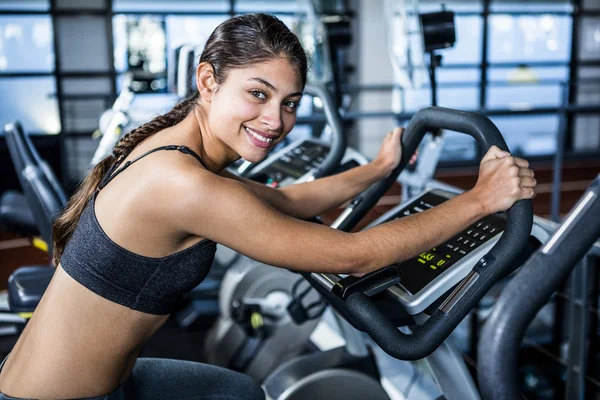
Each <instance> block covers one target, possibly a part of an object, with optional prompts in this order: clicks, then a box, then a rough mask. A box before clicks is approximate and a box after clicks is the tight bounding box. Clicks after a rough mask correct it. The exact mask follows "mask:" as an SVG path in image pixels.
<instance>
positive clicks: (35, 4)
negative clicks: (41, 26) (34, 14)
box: [0, 0, 50, 11]
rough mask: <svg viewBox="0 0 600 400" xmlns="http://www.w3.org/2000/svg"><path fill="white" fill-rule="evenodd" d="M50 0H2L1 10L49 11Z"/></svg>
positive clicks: (0, 3)
mask: <svg viewBox="0 0 600 400" xmlns="http://www.w3.org/2000/svg"><path fill="white" fill-rule="evenodd" d="M49 9H50V1H49V0H19V1H14V0H0V10H5V11H8V10H10V11H48V10H49Z"/></svg>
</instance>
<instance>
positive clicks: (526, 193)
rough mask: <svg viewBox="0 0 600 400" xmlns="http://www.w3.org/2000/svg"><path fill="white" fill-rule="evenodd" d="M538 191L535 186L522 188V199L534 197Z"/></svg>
mask: <svg viewBox="0 0 600 400" xmlns="http://www.w3.org/2000/svg"><path fill="white" fill-rule="evenodd" d="M535 195H536V193H535V190H534V189H533V188H523V189H522V190H521V196H520V197H521V199H533V198H534V197H535Z"/></svg>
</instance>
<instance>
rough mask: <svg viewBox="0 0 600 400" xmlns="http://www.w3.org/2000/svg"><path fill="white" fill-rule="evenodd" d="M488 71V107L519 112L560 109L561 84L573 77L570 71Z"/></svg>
mask: <svg viewBox="0 0 600 400" xmlns="http://www.w3.org/2000/svg"><path fill="white" fill-rule="evenodd" d="M488 71H489V76H488V78H489V81H490V83H489V85H488V89H487V96H486V97H487V99H486V104H487V107H488V108H509V109H515V110H522V109H531V108H534V107H558V106H560V105H561V103H562V101H563V96H562V89H561V87H562V86H561V83H562V82H564V81H566V80H568V76H569V69H568V68H567V67H550V68H547V67H543V68H542V67H527V66H521V67H516V68H497V67H491V68H489V70H488Z"/></svg>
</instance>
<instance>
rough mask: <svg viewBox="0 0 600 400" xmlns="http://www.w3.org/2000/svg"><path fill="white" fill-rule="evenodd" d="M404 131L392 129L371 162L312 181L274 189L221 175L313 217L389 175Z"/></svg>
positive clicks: (286, 209)
mask: <svg viewBox="0 0 600 400" xmlns="http://www.w3.org/2000/svg"><path fill="white" fill-rule="evenodd" d="M402 132H403V129H402V128H396V129H395V130H394V131H393V132H390V133H388V135H387V136H386V137H385V139H384V141H383V144H382V146H381V150H380V152H379V154H378V156H377V158H375V160H373V161H372V162H370V163H369V164H366V165H362V166H359V167H356V168H352V169H351V170H348V171H345V172H342V173H340V174H337V175H333V176H328V177H326V178H321V179H316V180H314V181H312V182H304V183H299V184H297V185H291V186H287V187H284V188H281V189H274V188H271V187H268V186H265V185H262V184H260V183H257V182H252V181H250V180H249V179H244V178H239V177H236V176H234V175H233V174H231V173H229V172H227V171H225V172H223V173H221V175H222V176H224V177H227V178H232V179H235V180H238V181H240V182H242V183H244V184H245V185H246V186H248V187H249V188H250V190H252V191H253V192H254V193H255V194H256V195H257V196H259V197H262V198H263V199H264V200H265V201H266V202H267V203H269V205H271V206H272V207H273V208H275V209H276V210H278V211H280V212H282V213H284V214H286V215H289V216H291V217H294V218H300V219H309V218H312V217H316V216H318V215H321V214H323V213H325V212H327V211H329V210H331V209H333V208H335V207H338V206H340V205H342V204H344V202H346V201H348V200H350V199H352V198H353V197H354V196H356V195H358V194H359V193H361V192H363V191H365V190H366V189H368V188H369V186H371V185H372V184H374V183H375V182H377V181H379V180H381V179H383V178H384V177H385V176H386V175H388V174H389V173H390V172H391V171H392V170H393V169H394V168H395V167H396V166H397V165H398V163H399V162H400V157H401V147H400V138H401V135H402Z"/></svg>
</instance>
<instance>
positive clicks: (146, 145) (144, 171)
mask: <svg viewBox="0 0 600 400" xmlns="http://www.w3.org/2000/svg"><path fill="white" fill-rule="evenodd" d="M306 70H307V65H306V56H305V54H304V52H303V50H302V47H301V45H300V43H299V41H298V39H297V38H296V36H295V35H293V34H292V33H291V32H290V31H289V30H288V29H287V28H286V27H285V25H284V24H283V23H282V22H281V21H279V20H278V19H276V18H275V17H272V16H268V15H264V14H256V15H244V16H239V17H235V18H232V19H230V20H228V21H226V22H224V23H223V24H221V25H220V26H219V27H218V28H217V29H216V30H215V31H214V32H213V34H212V35H211V37H210V38H209V39H208V42H207V44H206V47H205V50H204V52H203V54H202V56H201V58H200V63H199V65H198V67H197V69H196V78H197V79H196V80H197V88H198V92H197V93H196V94H195V95H194V96H193V97H192V98H190V99H187V100H185V101H183V102H182V103H180V104H178V105H177V106H176V107H175V108H174V109H173V110H171V111H170V112H169V113H167V114H165V115H162V116H159V117H157V118H155V119H154V120H152V121H151V122H149V123H147V124H145V125H143V126H141V127H140V128H137V129H135V130H133V131H132V132H131V133H129V134H128V135H127V136H125V137H124V138H123V139H122V140H121V141H120V142H119V143H118V144H117V146H116V147H115V149H114V154H113V156H111V157H107V158H106V159H104V160H103V161H102V162H101V163H100V164H98V165H97V166H96V167H95V168H94V169H93V170H92V171H91V172H90V174H89V175H88V176H87V177H86V179H85V180H84V182H83V183H82V185H81V187H80V188H79V190H78V191H77V193H76V194H75V195H74V196H73V197H72V198H71V200H70V201H69V204H68V206H67V209H66V210H65V212H64V213H63V215H62V216H61V217H60V218H58V220H57V221H56V223H55V225H54V232H53V233H54V240H55V243H54V262H55V265H56V266H57V270H56V273H55V274H54V278H53V279H52V282H51V283H50V286H49V287H48V289H47V291H46V293H45V295H44V297H43V299H42V301H41V302H40V304H39V306H38V308H37V310H36V312H35V314H34V315H33V317H32V319H31V321H30V322H29V324H28V325H27V327H26V329H25V330H24V332H23V334H22V335H21V337H20V339H19V341H18V342H17V344H16V345H15V347H14V350H13V352H12V353H11V354H10V356H9V357H7V359H6V360H5V363H4V365H3V368H2V371H1V373H0V391H1V392H2V393H4V394H5V397H3V398H7V396H13V397H17V398H82V397H83V398H102V399H118V398H129V397H131V398H141V399H148V398H169V399H177V398H186V399H191V398H197V399H212V398H218V399H242V398H248V399H260V398H263V396H264V394H263V393H262V391H261V390H260V388H259V387H258V386H257V385H255V384H254V383H252V382H251V381H250V379H249V378H247V377H245V376H244V375H241V374H238V373H235V372H231V371H227V370H224V369H220V368H216V367H212V366H207V365H203V364H199V363H191V362H185V361H174V360H158V359H139V360H138V359H137V357H138V355H139V352H140V350H141V348H142V346H143V345H144V343H145V342H146V341H147V340H148V338H150V336H152V334H153V333H154V332H156V330H157V329H158V328H159V327H160V326H161V325H162V324H163V323H164V322H165V320H166V319H167V318H168V315H169V313H170V312H171V311H172V309H173V306H174V304H175V303H176V301H177V299H178V298H180V296H181V295H182V293H184V292H185V291H187V290H190V289H192V288H193V287H195V286H196V285H197V284H198V283H199V282H201V281H202V279H203V278H204V276H205V275H206V273H207V271H208V268H209V267H210V265H211V262H212V259H213V256H214V251H215V242H219V243H222V244H224V245H225V246H227V247H230V248H232V249H234V250H236V251H238V252H240V253H242V254H245V255H248V256H249V257H252V258H254V259H256V260H259V261H261V262H264V263H267V264H272V265H279V266H285V267H289V268H293V269H295V270H304V271H319V272H334V273H347V274H348V273H349V274H364V273H367V272H369V271H373V270H375V269H378V268H381V267H384V266H386V265H389V264H392V263H394V262H397V261H400V260H405V259H408V258H410V257H413V256H415V255H416V254H418V253H420V252H422V251H424V250H426V249H429V248H431V247H433V246H435V245H436V244H439V243H440V242H442V241H444V240H447V239H449V238H450V237H452V236H453V235H455V234H456V233H457V232H459V231H460V230H461V229H463V228H464V227H466V226H467V225H469V224H471V223H472V222H474V221H476V220H477V219H479V218H481V217H483V216H484V215H486V214H490V213H493V212H496V211H501V210H506V209H508V208H509V207H510V206H511V205H512V204H513V203H514V202H515V201H517V200H519V199H523V198H531V197H532V196H533V195H534V187H535V180H534V179H533V172H532V171H531V170H530V169H529V168H528V164H527V162H526V161H525V160H521V159H518V158H514V157H511V156H510V155H509V154H507V153H505V152H502V151H500V150H499V149H497V148H493V149H492V150H490V151H489V152H488V153H487V154H486V156H485V157H484V159H483V160H482V162H481V166H480V174H479V179H478V182H477V185H476V186H475V187H474V188H473V189H472V190H470V191H468V192H466V193H464V194H462V195H460V196H457V197H455V198H454V199H451V200H449V201H448V202H446V203H444V204H442V205H441V206H439V207H437V208H435V209H432V210H430V211H426V212H424V213H421V214H417V215H414V216H411V217H408V218H403V219H401V220H398V221H393V222H390V223H387V224H384V225H382V226H378V227H375V228H372V229H369V230H367V231H364V232H360V233H353V234H351V233H344V232H339V231H336V230H334V229H330V228H328V227H325V226H319V225H315V224H311V223H308V222H304V221H302V219H306V218H310V217H313V216H316V215H319V214H321V213H323V212H324V211H326V210H329V209H331V208H333V207H335V206H338V205H340V204H342V203H343V202H345V201H346V200H348V199H350V198H352V197H353V196H354V195H356V194H358V193H359V192H361V191H363V190H364V189H366V188H367V187H368V186H370V185H371V184H372V183H374V182H375V181H377V180H379V179H381V178H382V177H384V176H386V175H387V174H389V173H390V171H391V170H392V169H393V168H394V167H395V166H396V165H398V163H399V160H400V158H401V154H400V136H401V129H396V130H394V132H392V133H390V134H388V136H387V137H386V139H385V140H384V143H383V146H382V149H381V151H380V153H379V155H378V156H377V158H376V159H375V160H374V161H373V162H371V163H370V164H368V165H365V166H361V167H358V168H355V169H353V170H350V171H347V172H344V173H342V174H339V175H337V176H332V177H328V178H324V179H319V180H316V181H314V182H310V183H304V184H300V185H295V186H291V187H287V188H284V189H281V190H276V189H272V188H268V187H265V186H262V185H259V184H255V183H252V182H249V181H246V180H243V179H238V178H235V177H233V176H231V175H230V174H228V173H227V172H225V170H224V169H225V167H227V166H228V165H229V164H231V163H232V162H234V161H235V160H237V159H239V158H240V157H243V158H245V159H246V160H249V161H254V162H257V161H260V160H262V159H264V158H265V156H266V155H267V153H268V151H269V150H270V149H271V148H273V146H275V145H276V144H277V143H279V142H280V141H281V140H283V138H284V137H285V136H286V135H287V134H288V132H290V130H291V129H292V127H293V126H294V123H295V121H296V109H297V107H298V103H299V101H300V98H301V96H302V90H303V88H304V85H305V83H306ZM116 204H118V207H115V205H116Z"/></svg>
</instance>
